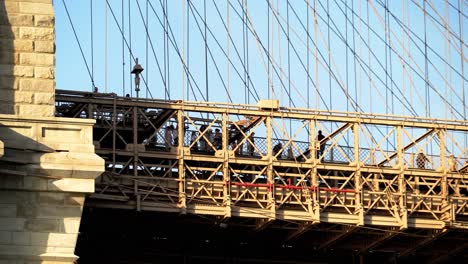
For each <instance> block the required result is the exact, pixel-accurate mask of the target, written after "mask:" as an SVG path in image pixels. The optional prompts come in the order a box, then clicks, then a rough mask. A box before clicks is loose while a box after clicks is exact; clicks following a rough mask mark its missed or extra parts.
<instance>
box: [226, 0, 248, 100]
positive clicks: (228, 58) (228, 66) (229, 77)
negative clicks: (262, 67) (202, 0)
mask: <svg viewBox="0 0 468 264" xmlns="http://www.w3.org/2000/svg"><path fill="white" fill-rule="evenodd" d="M226 20H227V30H226V50H227V59H226V76H227V78H226V79H227V81H226V83H227V93H228V94H227V96H226V101H228V100H229V93H230V84H231V76H230V72H229V70H230V66H231V65H230V64H229V60H230V49H231V44H230V43H229V35H230V17H229V0H227V2H226ZM242 36H244V32H242ZM244 78H245V75H244Z"/></svg>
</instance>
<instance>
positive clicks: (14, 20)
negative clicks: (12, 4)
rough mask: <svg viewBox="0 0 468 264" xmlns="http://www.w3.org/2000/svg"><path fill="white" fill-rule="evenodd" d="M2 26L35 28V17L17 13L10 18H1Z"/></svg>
mask: <svg viewBox="0 0 468 264" xmlns="http://www.w3.org/2000/svg"><path fill="white" fill-rule="evenodd" d="M0 25H11V26H33V25H34V16H33V15H25V14H15V13H13V14H9V15H8V16H2V17H1V18H0Z"/></svg>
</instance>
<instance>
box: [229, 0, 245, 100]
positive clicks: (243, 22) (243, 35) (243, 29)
mask: <svg viewBox="0 0 468 264" xmlns="http://www.w3.org/2000/svg"><path fill="white" fill-rule="evenodd" d="M227 1H228V5H229V0H227ZM245 1H246V0H242V6H243V8H244V9H245ZM227 8H229V6H228V7H227ZM245 31H246V25H245V12H242V48H243V60H244V65H245V64H246V60H247V56H246V53H247V50H246V34H245ZM244 80H247V68H246V67H244ZM247 85H248V82H246V84H245V87H244V103H246V104H248V90H247Z"/></svg>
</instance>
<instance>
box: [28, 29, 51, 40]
mask: <svg viewBox="0 0 468 264" xmlns="http://www.w3.org/2000/svg"><path fill="white" fill-rule="evenodd" d="M19 37H20V38H21V39H32V40H54V38H55V34H54V29H53V28H39V27H21V28H20V29H19Z"/></svg>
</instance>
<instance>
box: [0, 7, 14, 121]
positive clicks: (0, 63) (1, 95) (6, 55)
mask: <svg viewBox="0 0 468 264" xmlns="http://www.w3.org/2000/svg"><path fill="white" fill-rule="evenodd" d="M15 4H17V3H15ZM7 8H8V4H7V3H5V1H3V0H2V1H0V40H1V42H0V43H1V44H0V114H15V113H16V111H15V106H14V104H13V100H14V98H15V89H14V88H15V87H14V86H15V82H16V77H15V70H14V66H13V65H14V64H15V63H17V62H18V60H19V57H18V54H15V52H14V45H13V44H14V39H15V34H14V32H13V30H12V28H11V23H10V21H9V17H8V14H7V11H6V9H7Z"/></svg>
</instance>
